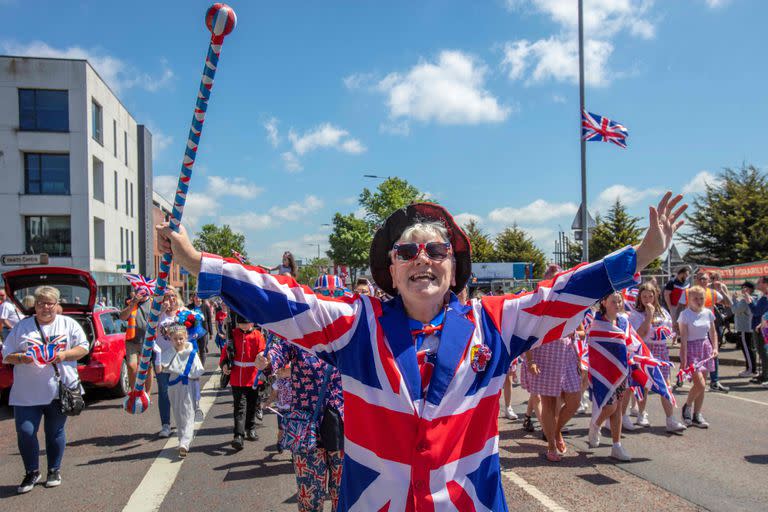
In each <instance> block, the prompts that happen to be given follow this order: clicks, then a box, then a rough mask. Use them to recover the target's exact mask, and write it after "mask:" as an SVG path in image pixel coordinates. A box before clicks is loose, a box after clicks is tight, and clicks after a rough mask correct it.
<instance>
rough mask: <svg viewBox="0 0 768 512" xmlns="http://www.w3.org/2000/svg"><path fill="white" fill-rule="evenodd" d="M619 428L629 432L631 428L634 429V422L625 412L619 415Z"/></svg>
mask: <svg viewBox="0 0 768 512" xmlns="http://www.w3.org/2000/svg"><path fill="white" fill-rule="evenodd" d="M621 428H623V429H624V430H627V431H629V432H631V431H632V430H635V429H636V428H637V427H636V426H635V424H634V423H632V419H631V418H630V417H629V416H627V415H626V414H625V415H624V416H622V417H621Z"/></svg>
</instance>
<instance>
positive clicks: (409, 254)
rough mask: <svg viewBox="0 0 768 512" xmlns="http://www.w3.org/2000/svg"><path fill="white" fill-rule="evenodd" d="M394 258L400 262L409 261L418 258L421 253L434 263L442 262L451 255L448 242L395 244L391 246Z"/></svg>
mask: <svg viewBox="0 0 768 512" xmlns="http://www.w3.org/2000/svg"><path fill="white" fill-rule="evenodd" d="M392 250H393V251H395V256H396V257H397V259H398V260H400V261H411V260H414V259H416V258H417V257H418V255H419V253H420V252H421V251H424V254H426V255H427V257H428V258H429V259H431V260H434V261H443V260H444V259H445V258H447V257H448V255H449V254H450V253H451V243H450V242H428V243H426V244H417V243H413V242H409V243H404V244H395V245H393V246H392Z"/></svg>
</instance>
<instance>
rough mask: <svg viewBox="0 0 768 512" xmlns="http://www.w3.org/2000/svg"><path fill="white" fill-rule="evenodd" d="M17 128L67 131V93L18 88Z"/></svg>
mask: <svg viewBox="0 0 768 512" xmlns="http://www.w3.org/2000/svg"><path fill="white" fill-rule="evenodd" d="M19 129H21V130H37V131H45V132H66V131H69V93H68V92H67V91H49V90H46V89H19Z"/></svg>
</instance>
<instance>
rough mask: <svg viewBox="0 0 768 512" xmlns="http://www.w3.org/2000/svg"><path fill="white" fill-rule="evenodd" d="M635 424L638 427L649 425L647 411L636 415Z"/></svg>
mask: <svg viewBox="0 0 768 512" xmlns="http://www.w3.org/2000/svg"><path fill="white" fill-rule="evenodd" d="M637 425H638V426H640V427H650V426H651V422H650V421H648V411H643V412H641V413H640V414H639V415H638V416H637Z"/></svg>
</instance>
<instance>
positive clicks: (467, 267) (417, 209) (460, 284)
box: [370, 203, 472, 295]
mask: <svg viewBox="0 0 768 512" xmlns="http://www.w3.org/2000/svg"><path fill="white" fill-rule="evenodd" d="M418 222H439V223H441V224H442V225H443V226H445V229H446V230H447V231H448V241H449V242H451V246H452V248H453V256H454V258H455V259H456V284H455V285H454V286H452V287H451V290H453V292H454V293H459V292H460V291H461V290H463V289H464V286H465V285H466V284H467V281H468V280H469V277H470V275H471V274H472V247H471V245H470V243H469V238H468V237H467V235H466V233H464V231H463V230H462V229H461V228H460V227H459V225H458V224H456V221H455V220H453V217H452V216H451V214H450V213H448V210H446V209H445V208H443V207H442V206H440V205H437V204H434V203H412V204H410V205H408V206H406V207H405V208H401V209H399V210H397V211H395V212H394V213H393V214H392V215H390V216H389V217H387V220H386V221H384V224H383V225H382V226H381V227H379V229H377V230H376V234H374V235H373V241H372V242H371V253H370V265H371V274H373V280H374V281H375V282H376V286H378V287H379V288H381V289H382V290H384V291H385V292H386V293H388V294H389V295H397V290H395V288H394V286H393V284H392V275H391V274H390V273H389V266H390V265H391V264H392V259H391V257H390V251H392V246H393V245H395V243H396V242H397V241H398V240H400V237H401V236H402V234H403V231H405V229H406V228H407V227H409V226H412V225H414V224H416V223H418Z"/></svg>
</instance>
